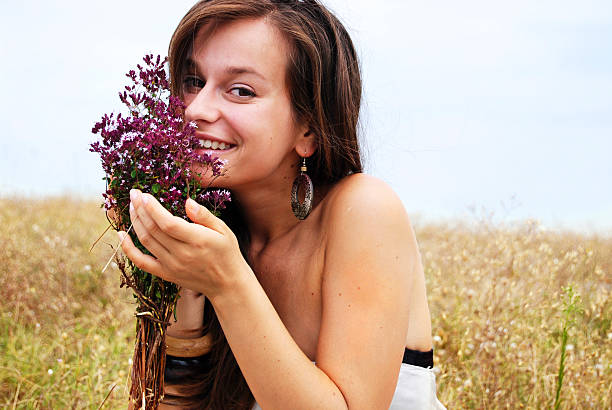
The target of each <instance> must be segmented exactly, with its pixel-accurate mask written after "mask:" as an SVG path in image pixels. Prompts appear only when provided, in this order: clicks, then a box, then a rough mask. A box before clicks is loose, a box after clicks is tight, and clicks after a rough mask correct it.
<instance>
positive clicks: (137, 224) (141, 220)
mask: <svg viewBox="0 0 612 410" xmlns="http://www.w3.org/2000/svg"><path fill="white" fill-rule="evenodd" d="M142 213H143V212H141V214H142ZM130 220H131V221H132V226H133V229H134V232H136V235H138V239H139V240H140V243H142V244H143V245H144V247H145V248H147V249H148V250H149V252H151V253H152V254H153V255H154V256H155V257H156V258H157V259H160V258H161V259H164V260H166V258H167V257H168V256H169V255H170V253H171V252H170V250H169V249H168V248H167V243H168V241H167V239H168V238H165V237H164V236H165V234H164V233H163V232H161V231H160V229H159V227H157V225H156V224H155V222H154V221H153V220H151V218H149V217H148V216H146V215H139V213H138V211H137V210H136V208H135V207H134V206H133V205H131V204H130ZM164 240H166V241H164Z"/></svg>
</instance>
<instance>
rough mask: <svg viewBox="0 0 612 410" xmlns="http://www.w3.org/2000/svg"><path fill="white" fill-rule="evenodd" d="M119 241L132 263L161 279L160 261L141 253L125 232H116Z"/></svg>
mask: <svg viewBox="0 0 612 410" xmlns="http://www.w3.org/2000/svg"><path fill="white" fill-rule="evenodd" d="M117 234H118V235H119V239H120V240H121V241H122V242H121V249H122V250H123V253H125V255H126V256H127V257H128V258H129V259H130V260H131V261H132V263H133V264H134V265H136V266H138V267H139V268H140V269H142V270H143V271H145V272H149V273H151V274H153V275H155V276H159V277H161V278H162V279H163V277H162V275H163V269H162V266H161V263H159V261H158V260H157V259H155V258H154V257H152V256H151V255H145V254H144V253H142V252H141V251H140V250H139V249H138V248H136V246H135V245H134V242H132V238H130V235H128V234H127V233H125V232H117Z"/></svg>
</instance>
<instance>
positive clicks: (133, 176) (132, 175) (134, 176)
mask: <svg viewBox="0 0 612 410" xmlns="http://www.w3.org/2000/svg"><path fill="white" fill-rule="evenodd" d="M130 175H131V177H132V178H136V170H135V169H133V170H132V172H130Z"/></svg>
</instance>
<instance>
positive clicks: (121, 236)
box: [117, 231, 125, 241]
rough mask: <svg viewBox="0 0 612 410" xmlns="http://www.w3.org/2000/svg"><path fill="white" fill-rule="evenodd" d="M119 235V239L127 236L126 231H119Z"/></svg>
mask: <svg viewBox="0 0 612 410" xmlns="http://www.w3.org/2000/svg"><path fill="white" fill-rule="evenodd" d="M117 236H118V237H119V240H120V241H122V240H123V238H124V237H125V232H123V231H117Z"/></svg>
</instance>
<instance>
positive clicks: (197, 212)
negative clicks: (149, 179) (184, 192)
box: [119, 189, 249, 298]
mask: <svg viewBox="0 0 612 410" xmlns="http://www.w3.org/2000/svg"><path fill="white" fill-rule="evenodd" d="M130 201H131V202H130V218H131V220H132V224H133V229H134V231H135V232H136V235H138V239H139V240H140V242H141V243H142V244H143V245H144V246H145V247H146V248H147V249H148V250H149V251H150V252H151V254H152V255H153V256H151V255H145V254H144V253H142V252H141V251H140V250H138V248H136V247H135V246H134V243H133V242H132V240H131V238H130V237H129V235H127V237H126V238H125V240H124V241H123V243H122V246H121V247H122V249H123V251H124V252H125V254H126V255H127V256H128V258H130V260H131V261H132V262H133V263H134V265H136V266H138V267H139V268H140V269H142V270H144V271H146V272H149V273H151V274H153V275H155V276H158V277H160V278H162V279H164V280H167V281H169V282H174V283H176V284H177V285H179V286H181V287H184V288H187V289H191V290H193V291H196V292H201V293H203V294H204V295H206V296H207V297H209V298H214V297H215V296H216V295H218V294H221V293H223V292H225V291H226V290H228V289H230V288H232V286H234V284H235V283H236V282H237V281H238V280H240V279H241V277H242V276H241V275H243V274H244V273H245V272H248V271H249V269H248V264H247V262H246V261H245V260H244V258H243V257H242V254H241V253H240V248H239V246H238V241H237V240H236V237H235V235H234V234H233V232H232V231H231V230H230V229H229V228H228V227H227V225H225V223H224V222H223V221H221V220H220V219H219V218H217V217H215V216H214V215H213V214H212V213H211V212H210V211H209V210H208V209H206V208H205V207H203V206H201V205H199V204H198V203H197V202H195V201H193V200H192V199H188V200H187V202H186V203H185V209H186V211H187V216H188V217H189V219H191V220H192V221H193V222H194V223H189V222H187V221H185V220H183V219H181V218H179V217H177V216H173V215H172V214H170V212H168V211H167V210H166V209H165V208H164V207H163V206H162V205H161V204H160V203H159V202H158V201H157V200H156V199H155V198H154V197H153V196H152V195H150V194H146V193H142V192H140V191H138V190H136V189H133V190H131V191H130ZM125 235H126V234H125V232H119V236H120V237H121V238H123V237H124V236H125Z"/></svg>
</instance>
